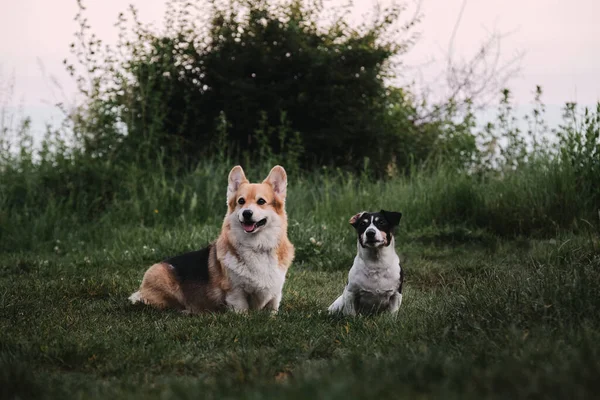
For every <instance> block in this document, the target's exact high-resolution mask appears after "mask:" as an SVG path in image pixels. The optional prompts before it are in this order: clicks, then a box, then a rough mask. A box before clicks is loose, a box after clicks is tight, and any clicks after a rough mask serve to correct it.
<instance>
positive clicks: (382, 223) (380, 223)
mask: <svg viewBox="0 0 600 400" xmlns="http://www.w3.org/2000/svg"><path fill="white" fill-rule="evenodd" d="M385 224H386V221H384V220H382V219H380V220H379V221H377V225H380V226H384V225H385Z"/></svg>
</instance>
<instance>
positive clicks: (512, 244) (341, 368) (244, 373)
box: [0, 223, 600, 400]
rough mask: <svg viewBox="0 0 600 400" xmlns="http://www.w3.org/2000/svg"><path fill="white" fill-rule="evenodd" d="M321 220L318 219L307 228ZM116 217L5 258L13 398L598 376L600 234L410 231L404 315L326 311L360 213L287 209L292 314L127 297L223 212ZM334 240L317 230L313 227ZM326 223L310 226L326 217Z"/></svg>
mask: <svg viewBox="0 0 600 400" xmlns="http://www.w3.org/2000/svg"><path fill="white" fill-rule="evenodd" d="M313 228H314V229H313ZM172 229H173V228H172V227H171V228H164V229H163V228H154V229H147V228H146V229H145V228H135V229H133V228H114V230H113V231H112V232H110V234H107V235H106V236H107V238H106V239H105V240H103V241H101V242H85V241H80V240H78V238H77V234H76V233H74V234H73V235H72V236H73V237H72V239H71V240H68V241H63V242H59V243H54V246H55V247H54V248H51V247H48V248H47V250H44V251H40V252H38V253H36V254H33V253H9V254H6V255H4V256H3V257H2V259H1V261H0V388H1V389H0V390H1V394H2V397H4V398H13V397H14V398H16V397H18V398H56V399H67V398H111V399H120V398H156V399H174V398H178V399H180V398H181V399H187V398H189V399H197V398H215V399H221V398H227V397H230V398H239V397H243V398H256V399H258V398H277V399H284V398H286V399H287V398H311V397H312V398H317V397H318V398H327V399H344V400H348V399H353V398H356V399H359V398H399V397H406V398H444V399H446V398H467V397H470V398H482V397H487V398H506V397H511V398H525V397H527V398H540V399H541V398H544V399H546V398H592V397H595V396H596V395H597V393H598V391H597V388H598V387H599V386H600V385H599V383H598V378H599V377H600V363H599V361H598V360H600V329H599V328H600V317H599V314H598V310H599V309H600V308H599V307H600V251H599V247H600V245H599V243H598V240H597V239H596V238H594V237H588V236H564V237H557V238H556V239H552V240H525V239H522V240H514V241H506V240H500V239H498V238H496V237H493V236H489V235H485V234H481V233H476V232H468V231H458V232H428V233H413V234H405V233H403V234H402V235H401V236H400V237H399V240H398V243H397V248H398V252H399V253H400V254H401V256H402V258H403V259H404V264H403V265H404V268H405V271H406V284H405V292H404V302H403V304H402V307H401V309H400V313H399V316H398V319H397V320H393V319H391V318H389V317H386V316H381V317H375V318H366V317H357V318H342V317H332V316H329V315H327V314H326V313H325V312H324V310H325V309H326V307H327V306H328V305H329V304H330V303H331V302H332V301H333V300H334V299H335V298H336V296H338V295H339V294H340V293H341V291H342V289H343V285H344V283H345V281H346V274H347V270H348V269H349V267H350V264H351V260H352V258H353V257H354V253H355V247H354V246H355V245H354V242H353V241H354V239H353V232H352V230H351V228H350V227H346V228H345V229H346V230H344V229H338V228H337V227H335V228H329V229H328V228H327V227H320V226H319V227H311V228H310V229H304V228H303V229H302V231H303V232H306V231H308V232H309V233H305V234H301V230H300V227H299V226H298V225H294V224H293V223H292V224H291V236H292V240H293V241H294V242H295V244H296V246H297V249H298V257H297V261H296V262H295V263H294V265H293V266H292V268H291V270H290V272H289V275H288V280H287V282H286V285H285V289H284V297H283V302H282V307H281V310H280V313H279V314H278V315H277V316H271V315H269V314H268V313H251V314H249V315H235V314H233V313H226V314H219V315H208V314H207V315H200V316H186V315H182V314H179V313H177V312H160V311H156V310H153V309H150V308H148V307H145V306H132V305H130V304H129V303H128V302H127V297H128V296H129V294H130V293H131V292H132V291H134V290H135V289H136V288H137V286H138V284H139V282H140V280H141V277H142V274H143V272H144V269H145V267H147V266H148V265H150V264H151V263H152V262H154V261H157V260H160V259H161V258H163V257H165V256H168V255H172V254H175V253H177V252H180V251H185V250H188V249H189V248H192V247H193V243H197V245H198V246H201V245H204V244H205V243H206V242H207V240H208V239H209V238H212V237H215V236H216V234H217V232H218V228H217V227H216V226H211V227H208V228H206V229H204V230H202V229H201V230H198V229H195V228H182V229H179V230H172ZM311 229H312V231H313V232H317V233H318V232H319V231H320V230H321V231H322V233H321V234H319V235H320V236H317V240H318V241H322V242H323V244H322V246H317V245H316V244H313V243H311V242H310V241H309V240H307V238H306V237H304V236H306V235H307V234H310V231H311ZM315 235H316V233H315Z"/></svg>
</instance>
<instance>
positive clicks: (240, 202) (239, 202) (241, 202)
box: [238, 197, 246, 205]
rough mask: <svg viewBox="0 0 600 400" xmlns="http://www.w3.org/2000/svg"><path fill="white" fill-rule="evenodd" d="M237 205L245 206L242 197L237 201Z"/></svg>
mask: <svg viewBox="0 0 600 400" xmlns="http://www.w3.org/2000/svg"><path fill="white" fill-rule="evenodd" d="M238 204H240V205H242V204H246V200H244V198H243V197H240V199H239V200H238Z"/></svg>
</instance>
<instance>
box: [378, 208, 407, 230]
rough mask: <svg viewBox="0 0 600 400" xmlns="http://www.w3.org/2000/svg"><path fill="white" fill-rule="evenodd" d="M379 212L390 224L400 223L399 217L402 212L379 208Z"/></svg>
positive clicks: (396, 224)
mask: <svg viewBox="0 0 600 400" xmlns="http://www.w3.org/2000/svg"><path fill="white" fill-rule="evenodd" d="M381 214H383V216H384V217H385V219H387V222H388V223H389V224H390V225H391V226H398V225H400V218H402V213H399V212H395V211H385V210H381Z"/></svg>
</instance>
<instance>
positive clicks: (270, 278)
mask: <svg viewBox="0 0 600 400" xmlns="http://www.w3.org/2000/svg"><path fill="white" fill-rule="evenodd" d="M224 264H225V267H227V269H228V270H229V275H230V279H231V283H232V285H233V286H234V287H241V288H242V289H243V290H244V291H245V292H247V293H256V292H265V293H277V292H280V291H281V288H282V287H283V283H284V281H285V270H284V269H282V268H279V265H278V259H277V256H276V254H275V252H255V251H240V252H239V253H238V254H237V255H234V254H232V253H231V252H227V253H226V255H225V258H224Z"/></svg>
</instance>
